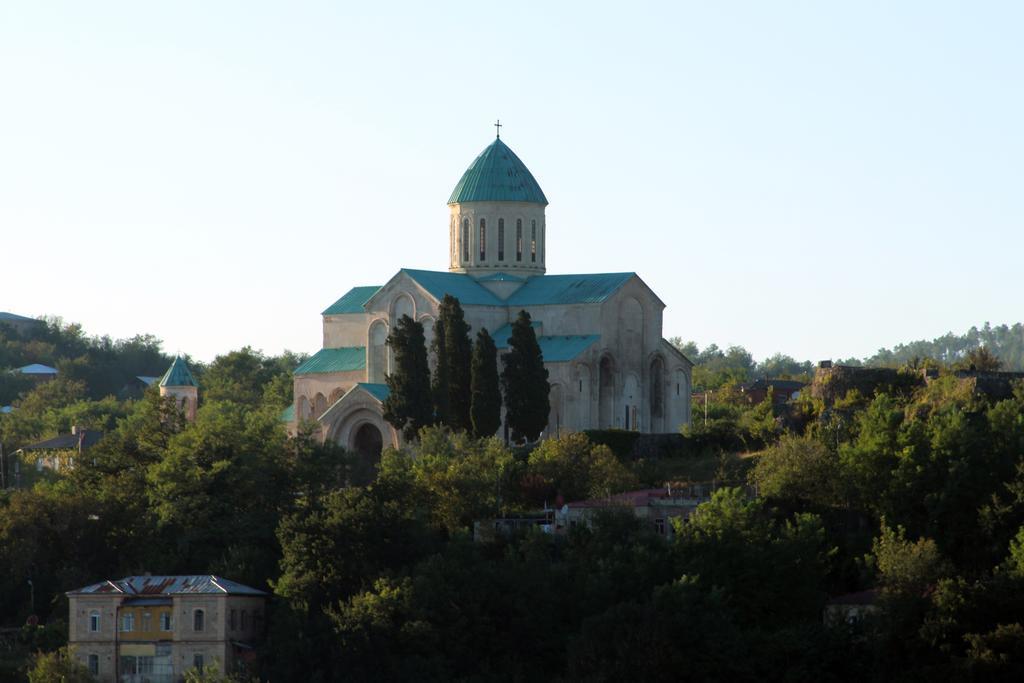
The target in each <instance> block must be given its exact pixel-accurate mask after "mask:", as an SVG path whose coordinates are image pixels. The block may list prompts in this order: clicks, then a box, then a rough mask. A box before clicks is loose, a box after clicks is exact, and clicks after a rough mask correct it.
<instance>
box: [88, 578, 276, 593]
mask: <svg viewBox="0 0 1024 683" xmlns="http://www.w3.org/2000/svg"><path fill="white" fill-rule="evenodd" d="M82 593H85V594H104V593H107V594H118V593H120V594H124V595H145V596H153V595H182V594H220V595H266V593H264V592H263V591H261V590H256V589H255V588H250V587H249V586H245V585H242V584H240V583H237V582H235V581H230V580H228V579H224V578H221V577H219V576H213V575H211V574H193V575H188V576H126V577H125V578H123V579H117V580H116V581H101V582H99V583H94V584H92V585H91V586H86V587H85V588H79V589H78V590H74V591H68V595H72V594H82Z"/></svg>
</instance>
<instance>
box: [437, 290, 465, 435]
mask: <svg viewBox="0 0 1024 683" xmlns="http://www.w3.org/2000/svg"><path fill="white" fill-rule="evenodd" d="M438 323H440V326H441V329H442V330H443V331H444V342H443V346H442V347H439V348H443V355H439V356H438V358H437V367H438V370H437V373H436V380H437V381H435V384H436V385H438V389H439V390H440V388H441V387H443V385H444V379H445V378H447V385H448V398H447V409H448V411H447V414H442V415H441V416H440V419H441V421H442V422H444V423H445V424H447V425H448V426H449V427H451V428H452V429H453V430H455V431H465V432H468V431H471V430H472V429H473V421H472V418H471V417H470V404H471V399H470V391H471V386H470V384H471V378H472V371H471V370H470V366H471V364H472V354H473V345H472V342H470V339H469V325H468V324H467V323H466V317H465V315H464V314H463V312H462V304H460V303H459V300H458V299H456V298H455V297H454V296H452V295H451V294H445V295H444V299H442V300H441V305H440V307H439V309H438Z"/></svg>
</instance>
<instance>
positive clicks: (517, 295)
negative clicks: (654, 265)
mask: <svg viewBox="0 0 1024 683" xmlns="http://www.w3.org/2000/svg"><path fill="white" fill-rule="evenodd" d="M635 276H636V273H590V274H582V275H537V276H536V277H531V278H530V279H529V280H527V281H526V284H525V285H523V286H522V287H520V288H519V289H517V290H516V291H515V292H514V293H513V294H512V296H510V297H509V298H508V301H507V302H506V304H507V305H509V306H544V305H548V304H597V303H601V302H602V301H604V300H605V299H607V298H608V297H609V296H611V295H612V294H614V293H615V292H616V291H618V289H619V288H620V287H622V285H624V284H626V282H627V281H628V280H629V279H630V278H632V277H635Z"/></svg>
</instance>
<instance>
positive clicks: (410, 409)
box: [384, 315, 434, 441]
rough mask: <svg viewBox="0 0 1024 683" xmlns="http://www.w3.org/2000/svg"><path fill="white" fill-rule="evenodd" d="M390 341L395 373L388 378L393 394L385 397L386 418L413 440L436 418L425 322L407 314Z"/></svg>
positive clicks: (391, 335) (399, 322)
mask: <svg viewBox="0 0 1024 683" xmlns="http://www.w3.org/2000/svg"><path fill="white" fill-rule="evenodd" d="M387 343H388V346H390V347H391V349H392V351H394V353H395V372H394V373H393V374H391V375H388V377H387V383H388V390H389V392H390V393H389V394H388V397H387V398H386V399H384V419H385V420H387V421H388V422H390V423H391V424H392V425H394V427H395V429H400V430H402V434H403V435H404V436H405V438H406V439H407V440H409V441H411V440H413V439H415V438H416V433H417V432H418V431H419V430H420V428H421V427H425V426H427V425H429V424H431V423H432V422H433V419H434V407H433V401H432V400H431V396H430V366H429V365H428V364H427V346H426V339H425V338H424V336H423V325H422V324H421V323H418V322H416V321H415V320H413V319H412V318H410V317H409V316H407V315H403V316H402V319H401V320H399V321H398V325H397V326H396V327H395V330H394V331H393V332H392V333H391V334H389V335H388V340H387Z"/></svg>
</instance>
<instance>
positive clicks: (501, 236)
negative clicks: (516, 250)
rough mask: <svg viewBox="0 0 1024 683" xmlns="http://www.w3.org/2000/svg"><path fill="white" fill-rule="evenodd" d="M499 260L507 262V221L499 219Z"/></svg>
mask: <svg viewBox="0 0 1024 683" xmlns="http://www.w3.org/2000/svg"><path fill="white" fill-rule="evenodd" d="M498 260H499V261H504V260H505V219H504V218H499V219H498Z"/></svg>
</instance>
